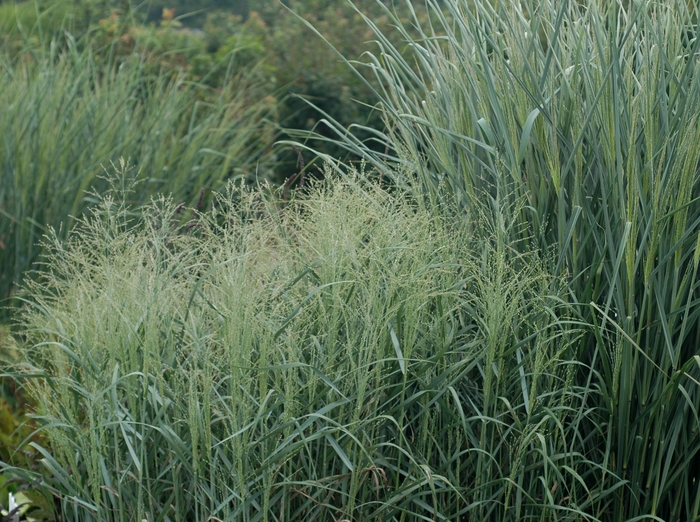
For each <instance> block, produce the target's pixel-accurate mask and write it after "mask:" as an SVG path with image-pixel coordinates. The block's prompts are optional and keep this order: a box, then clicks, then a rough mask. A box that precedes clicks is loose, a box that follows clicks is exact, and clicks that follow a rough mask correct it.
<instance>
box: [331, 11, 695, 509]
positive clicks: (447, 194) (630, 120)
mask: <svg viewBox="0 0 700 522" xmlns="http://www.w3.org/2000/svg"><path fill="white" fill-rule="evenodd" d="M427 3H428V4H429V6H430V10H431V21H432V22H431V25H429V24H420V22H419V21H418V20H416V23H415V25H412V26H411V27H410V28H407V27H405V28H403V29H401V30H402V32H403V34H404V38H405V40H406V42H407V45H406V46H407V48H409V49H411V50H412V51H413V54H412V56H409V57H407V56H406V52H405V50H406V47H401V48H400V49H399V48H397V47H395V46H394V45H392V43H391V41H389V40H388V39H387V38H386V37H385V36H384V35H383V34H382V33H381V31H379V30H377V28H376V26H375V25H374V24H373V22H372V20H370V19H367V18H366V22H367V23H368V24H369V25H370V26H371V27H373V28H374V29H375V34H376V39H377V48H376V49H377V50H376V52H374V53H367V54H366V55H365V59H364V63H357V62H354V63H352V64H351V63H350V62H348V64H349V65H350V66H354V67H356V68H358V70H360V69H362V71H364V68H367V67H368V68H370V70H371V71H372V72H374V74H375V75H376V78H377V80H378V81H379V82H380V84H381V87H380V88H379V89H375V94H376V96H377V97H378V99H379V102H380V103H379V107H380V108H381V110H382V111H383V113H384V116H385V119H386V129H387V131H386V132H378V131H376V132H375V133H374V136H375V138H376V140H377V141H379V142H382V143H385V144H386V146H385V148H384V149H383V150H384V153H383V154H378V153H376V152H373V149H372V147H369V146H367V145H366V144H364V143H362V142H360V141H359V140H358V139H356V138H354V137H353V136H352V135H350V134H348V133H346V132H345V130H344V129H341V128H340V127H339V126H338V125H337V124H335V123H334V122H332V121H328V125H331V126H335V129H336V131H337V135H338V138H337V139H338V141H340V142H341V143H342V144H343V145H344V146H345V148H346V149H348V150H349V151H351V152H354V153H356V154H357V155H359V156H361V157H363V158H364V160H365V161H367V162H369V163H370V164H371V165H373V166H374V167H375V168H376V169H377V170H379V171H380V172H381V173H382V175H383V177H384V179H391V180H392V181H393V183H395V184H396V185H397V186H400V187H404V188H406V189H407V190H410V192H411V194H412V196H413V197H416V198H418V199H421V200H422V201H425V202H426V204H427V205H428V206H429V207H430V208H431V209H433V212H434V213H436V214H439V215H443V216H446V219H451V220H454V222H457V223H459V222H465V221H467V222H468V221H469V217H468V216H471V215H473V214H474V212H475V209H483V208H486V209H487V211H489V209H492V208H495V207H496V206H498V205H501V204H502V203H501V202H508V203H510V204H513V202H517V201H525V202H526V204H524V205H522V206H520V208H519V211H518V212H517V215H515V216H514V226H512V227H511V228H510V229H509V231H510V233H509V236H508V238H507V240H506V243H507V244H508V245H509V248H513V249H515V250H516V251H520V250H521V249H522V248H524V249H526V251H527V250H530V249H532V248H535V249H537V250H540V251H545V252H553V253H554V256H555V258H556V262H555V270H554V274H555V275H559V276H562V277H564V278H565V279H566V280H567V288H568V290H567V293H568V296H569V299H570V300H571V302H572V303H578V306H576V307H575V309H576V313H577V314H578V317H579V318H580V319H581V320H583V321H584V322H585V323H588V324H591V325H594V327H593V328H592V329H591V330H590V331H588V332H587V333H586V335H584V336H582V338H581V340H580V342H579V343H578V344H577V346H576V349H575V350H574V352H573V356H572V360H575V361H577V364H578V365H579V366H578V367H577V369H576V371H575V375H574V380H573V385H574V386H579V387H582V388H585V389H586V390H597V392H599V393H595V394H593V395H589V396H588V397H587V399H586V408H588V407H590V408H592V409H591V411H597V412H604V413H602V414H596V415H592V416H582V417H581V418H580V419H579V420H578V421H577V424H576V425H575V429H576V430H577V431H578V433H579V438H578V440H577V443H576V445H575V446H574V447H570V448H571V449H575V451H576V452H579V453H580V454H581V455H585V456H586V458H588V459H590V460H591V461H592V462H595V463H596V464H597V465H599V466H600V467H601V470H602V471H601V473H602V474H601V476H600V478H601V480H603V483H604V484H603V486H602V487H609V488H611V491H612V488H615V487H616V486H615V485H616V484H620V483H622V484H623V487H619V488H617V489H615V491H614V493H613V497H614V498H612V499H609V500H606V501H605V502H603V503H597V501H596V500H594V497H590V499H589V500H590V501H591V502H593V504H589V505H588V507H587V508H586V510H585V511H586V513H589V514H590V516H591V517H603V518H604V519H605V520H620V521H621V520H642V519H645V518H648V519H652V518H653V519H654V520H698V519H700V481H699V480H698V477H697V471H696V470H697V469H700V431H699V430H698V427H699V426H700V419H699V418H698V413H697V405H698V404H699V403H700V385H699V379H698V377H699V376H700V372H699V371H698V370H699V365H700V359H699V358H698V349H697V346H698V342H699V341H700V322H699V320H700V315H699V312H700V308H699V307H698V303H699V301H698V298H699V297H700V294H699V293H698V287H699V283H700V282H699V280H698V277H697V276H698V262H699V261H700V249H699V245H700V242H699V240H698V238H699V237H700V199H699V197H700V184H699V176H698V172H699V170H698V167H699V159H700V125H698V118H699V117H700V75H699V74H698V53H699V52H700V38H698V30H699V28H698V14H699V11H698V4H697V3H696V2H686V1H685V0H675V1H671V2H651V1H646V0H642V1H623V0H611V1H603V0H580V1H577V2H555V1H551V0H545V1H530V0H524V1H522V2H507V1H506V2H496V1H494V2H489V1H486V0H448V1H445V2H437V1H431V0H429V1H428V2H427ZM406 4H407V5H408V6H410V4H411V2H406ZM387 13H388V15H389V16H392V13H391V11H390V10H389V9H387ZM394 19H395V23H396V25H397V27H399V28H401V27H402V25H401V22H400V20H399V19H398V18H396V17H394ZM415 31H420V33H421V37H419V38H415V37H412V36H411V35H412V34H414V33H415ZM360 76H361V74H360ZM375 148H376V147H375ZM446 202H448V204H446ZM465 216H466V217H465ZM584 368H585V369H584ZM497 373H498V372H497V368H494V369H493V374H492V375H496V374H497ZM485 378H488V379H490V378H492V376H490V375H486V376H485ZM499 400H500V398H499ZM567 427H574V425H567ZM620 481H622V482H620ZM518 484H520V483H518ZM581 484H582V485H583V484H586V487H588V486H589V482H588V481H587V480H585V479H583V480H582V481H581ZM543 495H544V496H546V492H543V493H542V494H538V495H532V496H531V497H530V498H529V500H528V502H531V503H537V502H540V501H541V499H543V498H544V496H543ZM538 498H539V499H540V500H537V499H538ZM594 504H595V505H594ZM559 516H560V517H562V518H565V517H566V516H568V515H566V514H565V512H564V511H562V512H560V514H559ZM654 517H655V518H654Z"/></svg>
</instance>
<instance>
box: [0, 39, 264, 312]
mask: <svg viewBox="0 0 700 522" xmlns="http://www.w3.org/2000/svg"><path fill="white" fill-rule="evenodd" d="M67 40H68V41H67V42H65V41H63V40H62V41H61V42H62V43H60V42H58V41H57V42H54V43H53V44H52V45H51V46H49V45H48V44H47V46H46V47H47V49H46V50H42V49H38V50H35V51H33V52H27V53H26V54H25V55H23V56H24V57H23V58H22V59H12V58H10V57H7V56H3V57H0V61H2V63H3V66H2V67H0V107H2V111H0V134H1V136H2V138H0V140H1V141H0V142H1V143H2V145H1V146H0V300H3V302H2V309H3V312H4V311H5V310H6V307H7V305H8V304H14V303H15V301H8V300H7V299H6V298H8V297H9V296H11V295H12V294H13V292H14V291H15V290H16V289H17V287H18V285H19V283H20V282H21V280H22V278H23V276H24V274H26V272H27V271H28V270H29V269H30V268H32V267H33V266H35V265H34V264H35V263H36V262H37V260H38V259H39V258H40V255H41V248H40V247H39V246H38V244H39V243H40V240H41V237H42V235H43V234H45V233H46V231H47V227H48V226H53V227H55V228H56V229H59V226H60V225H61V224H62V223H63V224H64V227H63V229H62V230H63V232H62V233H64V234H65V233H67V231H68V230H70V229H71V228H72V223H73V221H72V220H73V216H80V215H81V214H82V213H83V212H84V211H85V209H86V208H88V207H89V206H90V205H91V204H93V203H94V198H91V196H90V194H89V191H91V190H97V191H102V190H104V189H105V188H106V186H107V184H106V183H105V182H104V180H101V179H100V177H101V176H102V174H103V168H102V165H103V164H109V162H110V161H115V162H116V161H117V160H118V158H120V157H125V158H129V160H130V163H131V165H133V166H134V174H135V175H136V174H137V173H138V177H139V179H141V180H142V183H141V185H140V187H139V190H138V191H137V192H134V193H133V194H132V198H133V200H132V202H133V203H134V204H135V205H138V204H142V203H147V202H148V201H149V200H150V198H151V197H152V196H153V195H154V194H157V193H159V192H162V193H166V194H172V196H173V198H175V199H176V200H177V201H178V202H182V203H183V204H185V205H187V206H195V204H196V203H195V202H197V201H198V200H200V198H201V196H202V195H205V197H206V200H207V201H208V199H209V196H210V193H211V191H212V190H221V189H222V188H223V187H225V185H226V182H227V181H228V180H230V179H235V178H240V177H245V178H248V179H252V178H254V177H255V176H260V177H261V178H264V177H265V176H266V169H267V168H269V167H270V165H271V163H272V161H271V150H270V144H271V142H272V139H273V136H274V129H273V126H272V125H271V124H270V122H269V121H268V120H267V116H268V115H269V114H270V112H271V111H272V110H273V107H272V106H271V104H270V103H269V100H263V101H261V100H259V99H256V100H254V99H252V98H251V96H250V95H251V85H250V84H249V82H247V80H246V79H245V78H243V77H229V78H227V79H226V82H224V83H225V85H223V87H222V88H220V89H218V90H215V89H212V88H210V87H207V86H205V85H203V84H198V83H196V82H192V81H189V80H188V79H187V77H186V76H185V75H183V74H181V73H178V72H177V71H176V70H172V68H170V69H168V70H161V71H159V73H160V74H153V73H152V72H149V67H148V65H149V64H148V63H147V62H148V60H149V56H148V53H147V52H146V51H147V50H144V53H143V54H141V55H139V54H135V55H133V56H129V57H125V58H124V57H122V58H119V59H116V58H115V59H110V58H109V56H110V54H109V53H110V48H109V47H108V48H106V49H100V50H99V53H102V56H101V57H99V56H98V54H99V53H98V52H97V51H93V50H92V49H91V48H90V43H89V42H81V43H80V46H79V45H77V44H75V43H74V42H73V43H71V42H72V41H71V39H70V38H68V37H67ZM205 203H206V201H205ZM63 237H65V236H63Z"/></svg>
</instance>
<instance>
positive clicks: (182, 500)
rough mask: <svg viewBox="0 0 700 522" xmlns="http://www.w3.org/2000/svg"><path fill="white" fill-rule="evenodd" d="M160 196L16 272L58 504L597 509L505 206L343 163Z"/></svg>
mask: <svg viewBox="0 0 700 522" xmlns="http://www.w3.org/2000/svg"><path fill="white" fill-rule="evenodd" d="M175 213H176V206H175V205H174V203H173V202H171V201H167V200H166V201H159V202H157V203H156V204H154V205H153V206H152V207H150V208H149V210H147V211H145V212H144V213H143V216H142V218H141V219H140V220H138V221H136V222H133V223H132V222H130V221H129V218H128V214H127V213H125V211H124V209H120V207H119V206H118V205H117V204H116V203H114V201H112V200H110V199H108V200H107V201H106V203H105V204H104V205H103V206H102V207H101V208H100V211H99V212H98V213H97V214H96V215H95V216H93V217H92V218H89V219H86V220H84V221H83V222H81V224H80V225H79V227H78V229H77V231H76V232H75V234H74V235H72V236H71V240H70V241H69V243H68V244H66V245H63V244H62V243H61V242H59V241H58V240H56V241H55V242H54V244H53V246H52V249H51V255H50V258H49V259H50V261H49V262H50V271H46V272H45V275H44V277H43V279H42V280H41V281H40V282H39V283H37V284H35V285H34V286H33V288H34V290H35V292H36V301H35V303H34V304H33V306H32V308H31V309H30V310H28V311H27V313H26V314H25V315H24V326H25V328H26V331H27V332H28V336H29V339H30V340H31V341H32V343H33V348H31V349H30V350H29V351H28V352H27V356H28V358H29V361H30V363H31V365H30V366H29V367H28V369H27V371H30V372H32V373H34V374H44V375H47V376H49V377H48V378H47V379H44V380H33V381H31V383H32V384H30V387H31V390H32V393H33V394H34V395H35V397H36V399H37V404H38V409H37V410H38V411H37V413H38V418H37V419H38V421H39V422H40V423H41V424H43V425H44V426H45V427H44V433H45V435H46V436H47V437H48V438H49V439H50V441H51V444H52V446H51V447H52V450H51V453H49V452H48V451H46V450H42V451H43V452H44V456H45V459H44V466H45V468H44V473H45V479H44V480H45V483H46V484H47V485H49V486H50V487H51V488H53V489H54V490H55V491H56V492H57V493H58V494H60V495H61V496H62V498H63V509H64V516H65V517H67V518H69V519H70V520H76V521H77V520H106V519H109V520H142V519H148V520H156V519H159V520H208V519H210V517H216V518H217V519H221V520H324V521H326V520H340V519H352V520H420V519H425V520H428V519H433V518H434V517H437V518H439V519H443V520H445V519H447V520H455V519H458V518H460V517H467V518H477V519H492V518H495V519H501V518H502V517H505V516H506V515H507V514H509V516H510V517H513V518H517V519H522V518H528V517H531V516H538V517H539V516H540V515H542V514H545V515H546V517H547V518H552V519H554V518H557V519H559V518H564V519H571V520H573V519H579V518H580V517H582V516H583V513H584V512H595V513H597V514H600V513H601V512H602V511H603V510H604V509H605V506H606V504H605V499H606V498H609V497H610V491H608V490H607V488H608V487H609V485H610V484H609V482H610V481H608V480H605V478H606V470H605V469H604V468H602V467H601V466H600V465H599V464H598V463H595V462H592V461H590V460H589V459H588V455H585V454H582V453H581V452H580V451H579V450H583V449H585V445H584V444H583V443H582V440H581V438H582V436H581V434H580V432H579V429H580V424H581V423H584V422H586V420H587V419H588V418H590V417H592V418H596V417H599V416H602V415H603V414H604V410H603V411H598V410H599V408H596V407H594V406H593V405H592V404H589V402H590V401H592V400H593V401H594V402H599V401H601V400H602V399H601V398H597V397H598V396H599V395H600V393H601V390H599V389H597V388H585V387H578V386H576V385H575V384H574V383H573V382H572V379H573V377H574V375H575V373H576V371H577V367H576V366H575V364H574V363H573V362H572V358H573V353H574V350H575V349H576V346H577V340H578V338H579V336H580V334H581V332H580V331H579V326H578V325H577V324H575V322H573V321H572V319H571V317H572V310H571V309H570V307H569V306H568V305H566V303H565V299H564V297H565V295H564V292H565V287H564V286H563V284H562V281H561V280H559V279H557V278H554V277H551V276H550V275H549V274H548V273H547V271H546V269H545V268H546V266H547V264H548V263H547V261H546V260H545V259H541V258H540V256H538V255H537V253H536V252H529V253H525V252H520V253H517V252H514V251H513V250H512V249H509V248H508V245H507V244H506V243H504V239H505V238H507V236H508V228H507V227H508V218H507V216H505V215H504V216H503V217H504V220H503V221H502V226H501V227H500V228H496V229H490V228H489V227H481V226H480V225H479V221H477V222H474V223H470V224H471V225H472V226H471V227H461V226H460V227H453V226H452V225H450V224H447V223H446V222H445V221H444V220H442V219H441V218H439V217H437V216H434V215H432V214H431V213H430V212H428V211H427V210H426V209H425V208H423V207H421V206H420V205H418V204H416V203H415V202H413V200H412V198H410V197H409V196H408V195H406V194H402V193H395V194H389V193H387V192H385V191H383V190H381V189H379V188H378V187H377V186H376V185H373V184H366V183H365V182H361V181H359V179H358V178H355V177H353V176H350V177H349V178H348V180H347V181H344V182H334V183H327V184H323V185H318V186H316V187H315V188H314V189H313V190H312V192H311V194H310V195H309V196H308V197H306V198H304V199H303V200H297V201H294V202H292V203H291V204H289V205H288V206H285V207H283V208H279V207H278V205H275V204H273V200H271V199H270V198H269V197H264V196H263V194H262V193H261V192H259V191H253V192H245V191H240V190H235V189H232V188H231V189H230V190H229V192H228V193H227V195H224V196H221V197H220V198H218V204H217V205H216V207H215V209H214V210H213V211H212V212H211V213H209V214H205V215H200V216H198V217H197V220H196V221H194V222H192V223H190V224H189V225H185V226H184V227H178V226H176V225H175V224H174V223H175V222H176V221H177V220H176V219H175ZM49 274H50V275H49ZM581 371H588V372H589V374H590V373H591V372H590V370H586V369H585V368H583V369H582V370H581ZM591 378H593V375H592V374H591ZM593 455H594V456H595V455H596V454H595V452H594V453H593ZM621 484H622V483H621V482H620V481H619V480H618V481H617V485H618V486H621ZM159 517H160V518H159ZM506 518H507V517H506Z"/></svg>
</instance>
